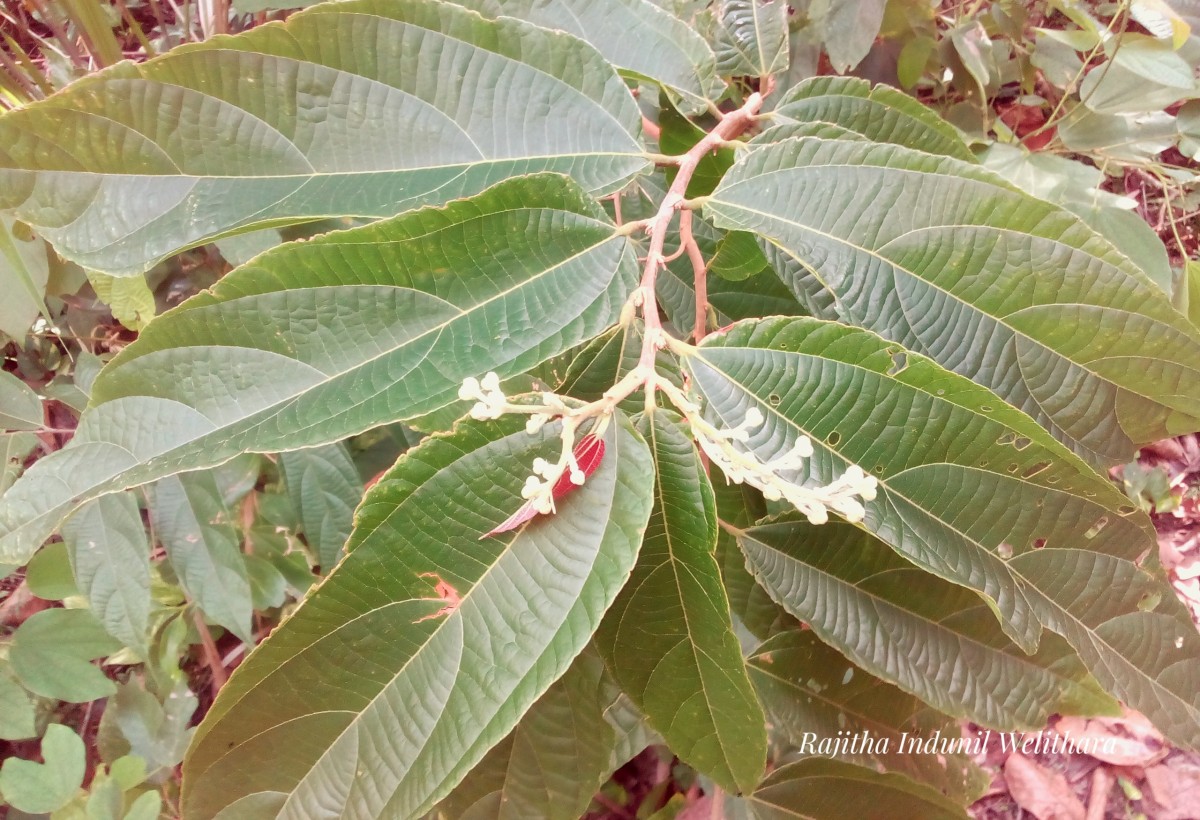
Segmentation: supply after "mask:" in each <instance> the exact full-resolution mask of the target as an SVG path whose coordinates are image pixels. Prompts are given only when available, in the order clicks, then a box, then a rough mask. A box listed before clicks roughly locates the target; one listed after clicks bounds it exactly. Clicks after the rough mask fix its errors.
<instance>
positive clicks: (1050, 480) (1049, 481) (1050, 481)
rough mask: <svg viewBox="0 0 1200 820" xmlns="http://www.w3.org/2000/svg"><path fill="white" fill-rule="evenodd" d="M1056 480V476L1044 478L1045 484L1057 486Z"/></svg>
mask: <svg viewBox="0 0 1200 820" xmlns="http://www.w3.org/2000/svg"><path fill="white" fill-rule="evenodd" d="M1058 480H1059V478H1058V476H1056V475H1052V476H1046V483H1047V484H1057V483H1058Z"/></svg>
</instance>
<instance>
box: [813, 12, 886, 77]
mask: <svg viewBox="0 0 1200 820" xmlns="http://www.w3.org/2000/svg"><path fill="white" fill-rule="evenodd" d="M886 6H887V2H886V0H813V2H812V4H811V5H810V7H809V9H808V15H809V17H810V18H812V20H813V22H814V23H815V25H816V27H817V29H818V30H819V31H820V33H821V40H822V42H823V43H824V45H825V51H826V52H827V53H828V54H829V62H830V63H831V64H832V65H833V70H834V71H836V72H838V73H839V74H840V73H842V72H845V71H846V70H847V69H851V68H854V67H855V66H856V65H858V64H859V63H860V62H862V60H863V58H864V57H866V56H867V53H868V52H869V51H870V50H871V46H873V45H875V37H876V36H877V35H878V34H879V29H880V27H881V26H882V25H883V12H884V8H885V7H886Z"/></svg>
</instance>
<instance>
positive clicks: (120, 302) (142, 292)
mask: <svg viewBox="0 0 1200 820" xmlns="http://www.w3.org/2000/svg"><path fill="white" fill-rule="evenodd" d="M87 278H88V282H90V283H91V285H92V289H93V290H95V291H96V296H97V297H98V298H99V299H100V301H101V302H103V303H104V304H106V305H108V307H109V309H110V310H112V315H113V318H114V319H116V320H117V321H118V322H120V323H121V324H122V325H124V326H125V327H127V328H129V329H130V330H142V329H144V328H145V327H146V325H147V324H149V322H150V320H151V319H153V318H154V313H155V310H156V308H155V304H154V294H153V293H152V292H151V290H150V287H149V286H148V285H147V284H146V278H145V277H144V276H109V275H108V274H107V273H100V272H99V271H88V274H87Z"/></svg>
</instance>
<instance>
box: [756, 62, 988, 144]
mask: <svg viewBox="0 0 1200 820" xmlns="http://www.w3.org/2000/svg"><path fill="white" fill-rule="evenodd" d="M770 122H771V123H773V124H775V123H779V124H781V125H782V126H785V127H776V128H770V129H768V130H767V131H766V132H765V133H764V134H763V135H762V136H760V137H758V138H756V141H758V142H772V141H776V140H778V139H781V138H782V137H783V135H784V134H787V133H789V132H790V133H792V134H795V132H794V131H793V130H791V129H788V128H786V125H787V124H807V123H812V124H825V125H832V126H836V127H837V128H838V129H843V130H844V131H845V132H846V133H847V134H848V135H851V136H853V135H858V136H859V137H862V138H865V139H867V140H870V141H872V142H890V143H895V144H896V145H904V146H907V147H908V148H916V149H917V150H919V151H925V152H927V153H930V154H944V155H946V156H949V157H955V158H957V159H961V160H964V161H967V162H972V163H973V162H975V155H974V154H972V153H971V149H970V148H968V147H967V144H966V142H964V141H963V138H962V135H961V134H960V133H959V132H958V130H957V129H956V128H955V127H954V126H953V125H951V124H950V123H948V122H946V121H945V120H944V119H942V118H941V117H939V116H938V115H937V114H936V113H935V112H934V111H933V110H932V109H931V108H928V107H926V106H924V105H921V103H919V102H917V101H916V100H914V99H913V98H912V97H910V96H908V95H907V94H905V93H904V92H902V91H897V90H896V89H894V88H891V87H890V86H886V85H877V86H875V87H874V88H872V87H871V84H870V83H869V82H867V81H866V80H862V79H859V78H858V77H813V78H811V79H808V80H804V81H803V82H800V83H797V84H796V85H795V86H793V87H792V88H790V89H788V91H787V93H786V94H784V95H783V99H781V100H780V101H779V104H778V105H777V106H776V108H775V110H774V111H773V112H771V114H770Z"/></svg>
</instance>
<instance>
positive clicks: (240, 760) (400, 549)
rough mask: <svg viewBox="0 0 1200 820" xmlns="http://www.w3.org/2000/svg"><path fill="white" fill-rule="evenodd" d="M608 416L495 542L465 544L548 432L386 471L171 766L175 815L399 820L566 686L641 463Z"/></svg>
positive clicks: (496, 512) (641, 500)
mask: <svg viewBox="0 0 1200 820" xmlns="http://www.w3.org/2000/svg"><path fill="white" fill-rule="evenodd" d="M614 421H615V422H616V423H614V424H611V425H610V426H609V428H608V431H607V432H606V434H605V441H606V452H605V455H604V459H603V462H602V463H601V465H600V467H599V468H598V469H597V470H596V472H595V473H593V474H592V475H591V476H590V477H589V478H588V481H587V483H586V484H584V485H583V487H581V488H579V489H578V490H576V491H575V492H573V493H571V494H570V495H569V496H566V497H565V498H563V499H561V500H560V501H559V504H558V513H557V514H556V515H553V516H548V517H542V518H538V519H537V520H535V521H533V522H530V523H529V524H528V525H526V526H524V527H522V528H520V529H518V530H516V531H514V532H512V533H510V534H505V535H504V536H502V537H500V538H482V539H481V537H480V535H481V534H482V533H486V532H489V531H490V530H492V529H493V528H494V527H495V526H496V525H497V524H499V523H500V522H501V521H503V520H504V519H505V518H507V517H508V516H509V514H510V513H511V512H512V511H513V510H515V509H517V508H518V507H520V505H521V503H522V501H523V499H522V498H521V495H520V487H521V484H522V481H523V480H524V478H525V476H526V475H528V473H529V471H530V465H531V463H532V461H533V458H534V457H535V456H551V455H553V454H554V453H555V452H556V450H557V448H558V447H559V446H560V445H559V440H558V436H559V434H558V430H557V429H556V427H557V425H547V427H546V428H544V429H543V430H542V431H541V432H540V433H539V434H538V435H537V436H532V437H531V436H529V435H527V434H526V433H525V432H524V421H523V420H522V419H514V418H507V417H506V418H504V419H502V420H501V421H500V422H498V423H495V424H491V423H488V424H484V423H478V422H472V421H466V422H462V423H460V424H459V425H458V426H457V427H456V428H455V430H454V431H453V432H452V433H449V434H445V435H440V436H434V437H431V438H429V439H426V440H425V441H424V442H423V443H422V444H421V445H419V446H418V447H416V448H414V449H412V450H410V451H408V452H407V453H406V454H405V455H404V456H402V457H401V459H400V460H399V461H398V462H397V464H396V466H395V468H394V469H393V470H392V471H391V472H389V473H388V474H387V475H386V476H385V477H384V478H382V479H381V480H380V481H379V483H378V484H376V485H375V486H374V487H373V488H372V489H371V491H370V492H369V493H368V494H367V497H366V498H365V499H364V501H363V504H362V506H361V507H360V509H359V513H358V521H357V527H356V529H355V532H354V535H353V536H352V537H351V543H350V546H349V554H348V555H347V557H346V558H345V559H343V560H342V562H341V563H340V564H338V566H337V568H336V569H335V570H334V572H333V573H332V574H331V575H330V576H329V578H327V579H326V580H325V581H324V582H323V583H322V584H321V585H320V586H319V587H317V588H316V590H315V591H313V592H312V593H311V594H310V595H309V596H308V597H307V598H306V599H305V600H304V602H303V603H302V604H301V605H300V607H299V609H298V610H297V611H296V612H295V614H293V615H292V616H291V617H290V618H288V620H287V621H286V622H285V623H284V624H283V625H282V626H280V627H279V628H278V629H276V630H275V632H273V633H272V634H271V636H270V637H269V638H268V639H267V640H266V641H265V642H264V643H263V644H261V645H260V647H259V648H258V649H257V650H255V652H254V654H253V655H252V656H251V657H250V658H249V659H248V660H247V661H246V662H245V663H244V664H243V665H242V666H241V667H239V669H238V670H237V672H236V673H235V674H234V675H233V677H231V678H230V680H229V683H228V684H226V686H225V688H224V689H222V690H221V694H220V696H219V697H218V698H217V701H216V703H215V704H214V706H213V708H212V710H211V711H210V712H209V715H208V717H207V718H206V719H205V721H204V723H203V724H202V725H201V727H200V729H199V730H198V732H197V734H196V738H195V740H194V741H193V744H192V748H191V749H190V751H189V753H188V757H187V759H186V760H185V763H184V796H183V802H184V807H185V808H184V810H183V811H184V813H185V814H186V815H187V816H188V817H192V818H198V819H199V818H207V817H212V816H214V815H215V814H216V813H217V812H219V811H222V810H226V811H231V812H232V811H237V810H243V809H244V810H250V808H251V807H253V806H258V807H265V806H270V811H271V812H272V813H274V812H278V811H284V812H285V813H286V812H290V811H294V812H296V813H297V814H298V816H305V817H307V816H312V814H313V813H314V812H316V811H318V807H321V809H320V811H321V812H322V813H323V812H327V811H333V812H335V813H343V812H350V813H353V814H355V815H356V816H363V817H376V816H381V815H386V816H396V817H416V816H419V815H420V814H421V813H422V812H424V811H427V810H428V809H429V808H431V807H432V806H433V805H434V804H435V803H437V802H438V801H439V800H441V799H442V798H443V797H445V796H446V795H447V794H448V793H449V792H450V791H451V790H452V788H453V787H454V786H455V785H456V784H457V783H458V781H459V780H460V779H461V778H463V777H464V776H465V775H466V773H467V772H468V771H469V770H470V769H471V767H472V766H474V765H475V764H476V763H477V762H478V761H479V760H480V759H481V758H482V757H483V755H484V753H485V752H486V751H487V750H488V749H489V748H491V747H492V746H494V745H495V744H497V743H498V742H499V741H500V740H502V739H503V738H504V736H505V735H507V734H508V733H509V731H510V730H511V729H512V728H513V727H514V726H516V724H517V722H518V721H519V719H520V717H521V715H522V714H524V713H525V711H526V710H527V709H528V708H529V707H530V706H531V705H532V704H533V703H534V701H536V700H537V698H538V697H539V696H540V695H541V694H542V693H543V692H545V691H546V690H547V689H548V688H549V686H550V684H551V683H553V682H554V680H555V679H557V678H558V677H559V676H560V675H562V674H563V672H565V671H566V669H567V667H568V666H569V665H570V662H571V660H572V659H573V658H574V657H575V656H576V655H577V654H578V653H579V652H580V651H582V650H583V648H584V646H585V645H586V643H587V640H588V638H589V636H590V635H591V633H592V631H593V630H594V629H595V627H596V625H597V623H598V622H599V620H600V616H601V614H602V613H603V612H604V610H605V609H607V608H608V606H609V604H610V603H611V602H612V600H613V598H614V597H615V595H616V593H617V590H618V589H619V588H620V586H621V584H623V583H624V581H625V579H626V578H627V576H628V573H629V571H630V569H631V568H632V566H633V562H634V560H635V558H636V555H637V549H638V545H639V544H640V542H641V535H642V532H643V530H644V528H645V525H646V520H647V518H648V516H649V513H650V495H651V487H650V485H651V483H652V481H653V476H652V471H653V463H652V462H651V460H650V457H649V454H648V452H647V449H646V445H645V444H644V443H643V442H642V441H641V440H640V438H639V437H638V436H637V434H636V432H635V431H634V430H633V429H632V427H631V426H630V425H629V423H628V421H626V420H624V419H623V418H620V419H615V420H614ZM297 680H303V681H304V682H305V685H304V686H303V687H302V688H301V689H297V688H296V685H295V683H296V681H297Z"/></svg>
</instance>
